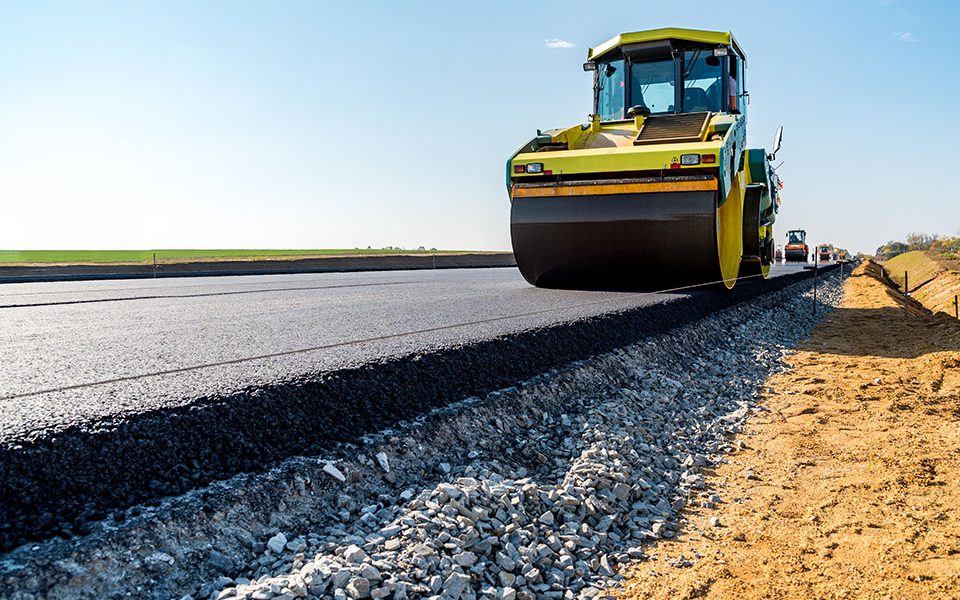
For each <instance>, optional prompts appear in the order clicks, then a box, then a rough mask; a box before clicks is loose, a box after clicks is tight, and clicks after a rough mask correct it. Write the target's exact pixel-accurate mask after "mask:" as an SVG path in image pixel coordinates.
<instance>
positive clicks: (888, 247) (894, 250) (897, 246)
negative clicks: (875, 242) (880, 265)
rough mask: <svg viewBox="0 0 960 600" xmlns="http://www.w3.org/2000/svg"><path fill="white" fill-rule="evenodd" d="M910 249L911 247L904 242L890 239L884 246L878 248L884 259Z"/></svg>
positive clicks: (879, 254) (878, 252)
mask: <svg viewBox="0 0 960 600" xmlns="http://www.w3.org/2000/svg"><path fill="white" fill-rule="evenodd" d="M909 250H910V247H909V246H907V245H906V244H904V243H903V242H895V241H889V242H887V243H886V244H884V245H883V246H880V247H879V248H877V256H882V257H884V259H886V260H889V259H891V258H893V257H894V256H899V255H901V254H903V253H904V252H907V251H909Z"/></svg>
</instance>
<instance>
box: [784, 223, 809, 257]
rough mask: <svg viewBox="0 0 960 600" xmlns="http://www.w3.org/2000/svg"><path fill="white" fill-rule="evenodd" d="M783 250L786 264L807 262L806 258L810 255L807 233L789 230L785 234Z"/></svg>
mask: <svg viewBox="0 0 960 600" xmlns="http://www.w3.org/2000/svg"><path fill="white" fill-rule="evenodd" d="M783 248H784V253H785V254H786V257H787V262H807V257H808V256H809V255H810V247H809V246H807V232H806V231H804V230H803V229H791V230H790V231H788V232H787V245H786V246H784V247H783Z"/></svg>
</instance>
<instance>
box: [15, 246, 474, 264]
mask: <svg viewBox="0 0 960 600" xmlns="http://www.w3.org/2000/svg"><path fill="white" fill-rule="evenodd" d="M462 253H463V251H457V250H401V249H398V248H392V249H361V248H353V249H346V248H343V249H329V248H328V249H310V250H235V249H231V250H0V265H13V264H96V263H118V264H119V263H126V264H137V263H152V262H153V259H154V254H156V259H157V262H162V263H173V262H194V261H218V260H283V259H293V258H310V257H318V258H323V257H329V256H382V255H390V254H462Z"/></svg>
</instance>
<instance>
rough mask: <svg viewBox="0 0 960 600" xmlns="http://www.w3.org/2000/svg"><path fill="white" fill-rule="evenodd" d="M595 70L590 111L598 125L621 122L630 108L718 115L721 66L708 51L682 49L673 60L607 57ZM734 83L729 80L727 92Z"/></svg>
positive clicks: (722, 92)
mask: <svg viewBox="0 0 960 600" xmlns="http://www.w3.org/2000/svg"><path fill="white" fill-rule="evenodd" d="M681 56H682V65H683V72H682V73H680V74H679V76H680V78H681V79H680V80H681V81H683V93H682V94H678V93H677V90H676V87H677V84H676V82H677V75H678V73H677V63H678V62H680V60H681ZM628 58H629V57H628ZM597 71H598V73H597V79H596V84H597V96H596V98H597V106H596V113H597V114H598V115H600V120H601V121H616V120H622V119H625V118H627V113H626V111H627V109H628V108H629V107H631V106H644V107H646V108H648V109H650V113H651V114H665V113H675V112H684V113H691V112H706V111H710V112H724V98H723V94H724V91H723V88H724V82H723V68H722V66H721V60H720V58H719V57H717V56H714V53H713V50H712V49H709V48H707V49H696V50H686V51H684V52H683V54H682V55H680V54H678V55H677V58H676V59H673V58H655V59H652V60H650V59H648V60H642V61H641V60H639V59H638V58H636V57H634V58H632V59H630V60H629V61H625V60H624V59H623V58H622V57H621V58H616V59H610V60H607V61H605V62H600V63H599V64H598V65H597ZM627 71H629V73H627ZM736 85H737V84H736V82H733V81H731V86H733V89H736V87H735V86H736ZM628 92H629V97H627V96H626V94H627V93H628ZM678 100H679V101H680V102H681V105H680V106H679V107H677V106H676V104H677V101H678Z"/></svg>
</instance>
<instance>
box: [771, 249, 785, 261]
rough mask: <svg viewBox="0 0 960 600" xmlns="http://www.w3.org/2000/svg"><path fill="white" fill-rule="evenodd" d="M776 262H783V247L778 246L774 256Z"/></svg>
mask: <svg viewBox="0 0 960 600" xmlns="http://www.w3.org/2000/svg"><path fill="white" fill-rule="evenodd" d="M773 259H774V261H775V262H778V263H779V262H783V246H777V251H776V253H774V255H773Z"/></svg>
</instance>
